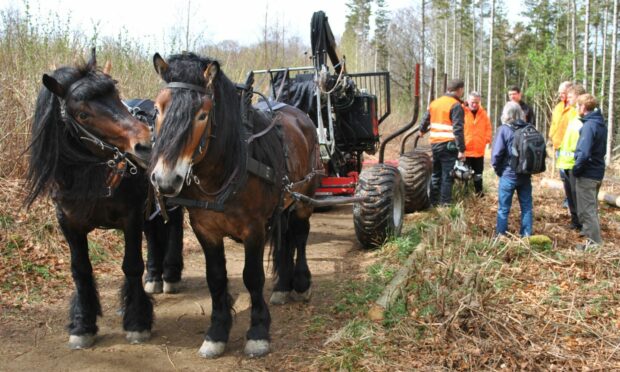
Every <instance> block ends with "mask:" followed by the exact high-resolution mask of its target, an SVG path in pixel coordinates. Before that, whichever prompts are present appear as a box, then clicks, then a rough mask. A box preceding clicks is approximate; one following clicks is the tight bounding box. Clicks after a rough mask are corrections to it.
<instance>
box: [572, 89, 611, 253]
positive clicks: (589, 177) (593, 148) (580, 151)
mask: <svg viewBox="0 0 620 372" xmlns="http://www.w3.org/2000/svg"><path fill="white" fill-rule="evenodd" d="M597 106H598V102H597V101H596V98H594V97H593V96H592V95H591V94H582V95H580V96H579V97H578V98H577V112H578V113H579V116H580V117H581V121H582V122H583V127H582V128H581V132H580V134H579V140H578V141H577V149H576V150H575V165H574V166H573V175H574V176H575V177H576V180H575V188H576V191H575V192H576V194H577V213H578V215H579V221H580V222H581V223H582V224H583V228H582V230H581V231H582V233H583V234H584V235H585V237H586V242H585V244H579V245H578V246H577V249H579V250H584V249H586V248H588V247H589V246H592V245H600V244H602V243H603V239H602V238H601V227H600V225H599V220H598V203H597V198H596V196H597V194H598V190H599V188H600V187H601V181H602V180H603V177H604V176H605V150H606V144H607V126H606V125H605V119H604V118H603V115H601V111H600V110H599V109H598V108H597Z"/></svg>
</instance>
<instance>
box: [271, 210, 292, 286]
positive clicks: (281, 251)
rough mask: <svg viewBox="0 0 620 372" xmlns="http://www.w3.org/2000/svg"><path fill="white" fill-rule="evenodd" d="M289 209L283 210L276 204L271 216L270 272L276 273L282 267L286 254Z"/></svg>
mask: <svg viewBox="0 0 620 372" xmlns="http://www.w3.org/2000/svg"><path fill="white" fill-rule="evenodd" d="M289 215H290V211H289V210H283V209H282V207H281V206H278V207H277V208H276V210H275V211H274V213H273V215H272V216H271V228H270V230H269V240H270V241H271V244H270V251H271V260H272V262H273V267H272V273H273V274H275V275H277V273H278V272H279V271H278V270H279V269H280V268H281V267H282V266H281V265H282V264H283V262H282V261H283V259H285V257H284V255H285V254H286V250H285V249H286V248H285V247H286V241H287V231H288V222H289Z"/></svg>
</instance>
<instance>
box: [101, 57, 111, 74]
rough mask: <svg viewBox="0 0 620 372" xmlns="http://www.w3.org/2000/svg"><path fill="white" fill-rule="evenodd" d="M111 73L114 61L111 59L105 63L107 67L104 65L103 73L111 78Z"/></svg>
mask: <svg viewBox="0 0 620 372" xmlns="http://www.w3.org/2000/svg"><path fill="white" fill-rule="evenodd" d="M110 71H112V61H110V60H109V59H108V60H107V61H105V65H103V71H102V72H103V73H104V74H106V75H108V76H110Z"/></svg>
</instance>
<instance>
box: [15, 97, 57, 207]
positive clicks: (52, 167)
mask: <svg viewBox="0 0 620 372" xmlns="http://www.w3.org/2000/svg"><path fill="white" fill-rule="evenodd" d="M35 107H36V108H35V114H34V120H33V124H32V135H31V141H30V144H29V145H28V147H27V148H26V150H25V151H24V153H25V152H29V153H30V159H29V163H28V171H27V173H26V191H27V194H26V197H25V199H24V205H25V206H26V207H27V208H28V207H30V206H31V205H32V203H33V202H34V201H35V200H36V198H37V197H38V196H39V195H41V194H43V193H46V192H48V191H49V186H50V183H51V181H52V179H53V177H54V176H55V175H56V169H57V166H58V158H59V153H60V141H59V137H60V136H61V134H62V131H63V130H64V126H63V125H60V123H59V118H60V101H59V100H58V98H57V97H56V96H55V95H54V94H52V92H50V91H49V90H48V89H47V88H45V87H43V88H41V90H40V91H39V95H38V97H37V102H36V106H35Z"/></svg>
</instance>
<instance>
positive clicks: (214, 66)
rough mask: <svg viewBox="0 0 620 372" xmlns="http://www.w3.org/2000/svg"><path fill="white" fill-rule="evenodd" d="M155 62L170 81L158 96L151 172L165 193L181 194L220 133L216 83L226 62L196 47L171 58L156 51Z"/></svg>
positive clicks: (163, 77)
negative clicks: (202, 54)
mask: <svg viewBox="0 0 620 372" xmlns="http://www.w3.org/2000/svg"><path fill="white" fill-rule="evenodd" d="M153 64H154V66H155V70H156V71H157V73H158V74H159V76H160V77H161V78H162V79H163V80H164V81H165V82H166V83H167V85H166V86H165V87H164V88H163V89H162V90H161V91H160V92H159V94H158V95H157V98H156V99H155V107H156V109H157V119H156V121H155V129H154V130H155V138H156V141H155V146H154V148H153V153H152V156H151V167H152V171H151V176H150V178H151V183H152V184H153V186H154V187H155V189H156V190H158V191H159V192H160V193H161V194H163V195H165V196H176V195H178V194H179V193H180V192H181V189H182V188H183V183H184V181H185V180H186V179H187V178H188V177H191V172H192V166H193V165H194V164H197V163H199V162H201V161H202V160H203V158H204V157H205V155H206V153H207V151H208V150H209V149H210V144H211V139H212V138H214V132H215V130H214V129H215V118H214V114H213V112H214V105H215V102H214V84H215V80H216V79H217V78H218V77H219V75H220V68H219V64H218V63H217V62H216V61H212V60H209V59H206V58H202V57H199V56H197V55H195V54H192V53H184V54H182V55H176V56H172V57H171V58H170V63H168V62H166V61H165V60H164V59H163V58H162V57H161V56H160V55H159V54H158V53H156V54H155V56H154V57H153Z"/></svg>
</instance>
